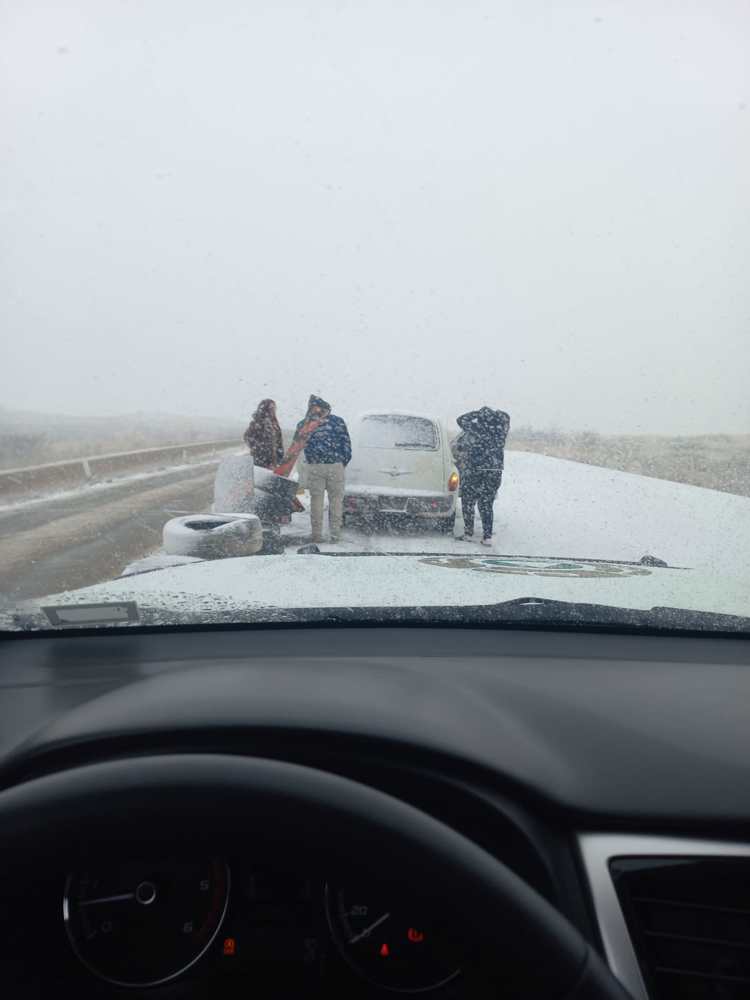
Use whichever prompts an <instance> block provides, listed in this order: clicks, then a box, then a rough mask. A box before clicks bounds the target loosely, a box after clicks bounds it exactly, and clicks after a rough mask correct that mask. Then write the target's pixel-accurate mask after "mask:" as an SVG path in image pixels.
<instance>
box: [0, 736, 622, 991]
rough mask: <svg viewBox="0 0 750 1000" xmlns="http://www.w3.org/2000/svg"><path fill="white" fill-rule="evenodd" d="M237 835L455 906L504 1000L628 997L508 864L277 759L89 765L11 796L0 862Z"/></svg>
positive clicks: (178, 758) (374, 793) (399, 806)
mask: <svg viewBox="0 0 750 1000" xmlns="http://www.w3.org/2000/svg"><path fill="white" fill-rule="evenodd" d="M230 831H231V834H232V835H235V834H237V835H241V836H243V837H246V838H250V840H252V839H253V838H254V839H255V840H256V841H257V840H261V841H263V840H265V841H266V842H268V843H273V844H274V845H275V846H276V847H279V846H282V847H288V848H289V849H290V850H294V851H295V852H296V853H297V854H299V853H300V850H301V849H302V848H303V849H304V851H305V853H311V854H314V855H317V856H318V858H319V860H321V861H322V862H323V863H328V864H330V863H331V861H335V863H336V864H338V865H339V866H340V865H341V863H342V860H344V861H346V863H347V864H349V865H351V866H354V867H360V868H361V869H363V870H365V871H366V870H368V869H367V863H366V859H367V858H368V857H377V858H383V857H386V858H387V859H388V865H387V868H388V872H387V873H383V872H382V871H381V870H380V869H378V871H377V877H378V879H379V881H380V882H382V881H383V879H384V878H385V879H386V881H387V880H388V879H389V878H390V879H392V880H393V882H394V885H399V886H400V888H401V889H402V890H403V888H404V886H408V888H409V891H410V892H412V893H414V894H415V895H416V894H419V896H420V899H422V900H425V901H427V902H430V901H435V902H437V901H440V902H441V904H442V905H443V906H445V905H446V904H449V905H450V908H451V919H452V921H453V923H454V924H455V926H456V928H457V929H458V931H459V932H460V933H461V934H462V935H464V934H467V935H468V936H470V938H471V941H472V943H473V944H474V945H476V948H477V954H478V956H479V957H480V961H481V967H482V970H483V972H484V971H486V972H487V973H488V974H489V977H490V981H491V982H497V983H498V984H500V983H502V984H503V986H502V991H503V992H502V995H503V996H504V997H505V996H508V995H509V994H508V993H507V992H506V990H507V982H508V980H509V979H511V980H512V981H514V982H516V983H519V984H520V986H521V988H520V989H519V992H518V994H517V995H518V996H523V997H524V998H532V997H535V998H539V1000H542V998H543V1000H627V998H628V997H629V994H628V993H627V992H626V991H625V990H624V988H623V987H622V986H621V985H620V983H619V982H618V981H617V980H616V979H615V978H614V976H613V975H612V974H611V972H610V971H609V969H608V968H607V967H606V965H605V964H604V962H603V961H602V960H601V959H600V958H599V956H598V954H597V953H596V952H595V951H594V950H593V949H592V948H591V946H590V945H589V944H588V943H587V942H586V941H585V940H584V939H583V937H582V936H581V935H580V934H579V933H578V931H577V930H575V929H574V928H573V926H572V925H571V924H570V923H569V922H568V921H567V920H566V919H565V918H564V917H563V916H562V915H561V914H560V913H559V912H558V911H557V910H555V909H554V907H552V906H551V905H550V904H549V903H548V902H547V901H546V900H544V899H543V898H542V897H541V896H540V895H539V894H538V893H537V892H536V891H535V890H534V889H532V888H531V887H530V886H528V885H527V884H526V883H525V882H523V881H522V880H521V879H520V878H519V877H518V876H517V875H515V874H514V873H513V872H512V871H510V869H508V868H507V867H506V866H505V865H503V864H502V863H501V862H499V861H498V860H497V859H496V858H494V857H492V856H491V855H490V854H488V853H487V852H486V851H484V850H483V849H482V848H480V847H478V846H477V845H476V844H474V843H472V842H471V841H470V840H468V839H467V838H466V837H464V836H463V835H461V834H459V833H457V832H456V831H454V830H452V829H450V828H449V827H448V826H446V825H445V824H443V823H441V822H440V821H438V820H436V819H434V818H432V817H431V816H428V815H427V814H425V813H423V812H420V811H419V810H418V809H415V808H414V807H412V806H410V805H408V804H406V803H404V802H402V801H400V800H399V799H396V798H394V797H392V796H390V795H387V794H385V793H383V792H381V791H378V790H376V789H373V788H371V787H369V786H366V785H362V784H359V783H357V782H355V781H352V780H350V779H348V778H343V777H340V776H338V775H335V774H330V773H326V772H324V771H320V770H316V769H313V768H310V767H305V766H301V765H298V764H291V763H286V762H282V761H278V760H266V759H263V758H253V757H240V756H229V755H222V754H188V753H186V754H170V755H159V756H143V757H132V758H128V759H117V760H111V761H106V762H103V763H96V764H89V765H85V766H81V767H75V768H72V769H70V770H65V771H58V772H56V773H52V774H49V775H46V776H43V777H39V778H34V779H32V780H29V781H27V782H25V783H23V784H20V785H16V786H13V787H11V788H8V789H5V790H4V791H2V792H0V857H2V858H3V859H5V860H6V861H7V860H10V862H11V864H13V865H14V866H15V865H21V864H23V863H24V861H26V862H29V863H33V862H34V859H35V858H36V859H37V860H38V859H39V857H40V856H43V855H44V852H49V854H48V855H47V856H48V857H54V858H55V861H56V862H57V861H58V860H59V861H60V862H62V861H63V860H69V858H70V856H72V855H73V854H76V855H78V856H80V855H81V854H83V855H85V854H86V853H87V852H88V851H89V850H93V849H94V846H96V848H97V849H98V848H101V847H103V846H106V845H112V846H116V845H119V847H118V849H119V850H122V849H123V845H125V844H127V847H128V848H129V849H130V850H131V851H132V850H133V847H134V845H135V844H140V843H143V844H150V845H152V844H153V842H154V839H155V838H156V839H157V840H161V841H162V843H166V844H169V845H171V846H172V848H173V849H176V848H177V847H179V848H180V849H184V848H185V847H188V846H191V845H192V844H194V843H195V842H197V841H199V840H205V839H206V838H217V837H221V836H224V837H226V836H227V835H228V833H229V832H230ZM214 844H215V840H214ZM373 867H375V866H374V865H370V874H372V869H373ZM510 969H512V970H513V975H512V976H509V975H508V973H509V970H510ZM498 992H500V990H498ZM512 995H516V994H512Z"/></svg>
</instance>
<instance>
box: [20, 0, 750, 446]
mask: <svg viewBox="0 0 750 1000" xmlns="http://www.w3.org/2000/svg"><path fill="white" fill-rule="evenodd" d="M0 11H1V12H2V13H1V15H0V21H1V23H0V60H1V73H2V76H1V77H0V115H1V120H0V149H1V151H2V155H1V156H0V184H1V191H0V251H1V253H2V270H1V272H0V329H1V330H2V333H1V336H2V354H3V356H2V359H0V403H2V404H3V405H4V406H7V407H12V408H23V409H41V410H46V411H61V412H68V413H80V414H96V413H107V414H112V413H127V412H132V411H135V410H147V411H157V410H160V411H165V412H178V413H186V414H211V415H218V416H227V417H231V418H237V419H238V420H243V421H244V420H245V419H246V417H247V416H248V415H249V412H250V410H251V409H252V408H253V407H254V404H255V403H256V402H257V401H258V399H260V398H261V397H263V396H268V395H270V396H273V397H275V398H276V399H278V400H279V403H280V407H281V415H282V419H284V422H290V420H292V419H296V418H297V417H298V416H299V415H300V412H301V410H303V409H304V404H305V401H306V399H307V395H308V393H310V392H316V393H320V394H322V395H325V396H326V397H328V398H329V399H330V400H331V401H332V402H333V404H334V407H335V409H336V410H338V411H339V412H341V413H343V414H344V415H347V416H349V415H353V414H354V413H355V412H356V411H357V410H360V409H373V408H379V407H393V408H402V409H403V408H406V409H413V410H425V411H431V412H436V413H438V414H442V415H446V416H448V415H452V414H455V413H457V412H460V411H462V410H464V409H466V408H468V407H471V406H474V405H481V404H484V403H486V404H489V405H492V406H500V407H503V408H504V409H507V410H508V411H509V412H510V413H511V416H512V418H513V421H514V423H515V424H517V425H518V424H533V425H536V426H558V427H561V428H592V429H596V430H599V431H606V432H617V431H627V432H639V431H650V432H663V433H693V432H705V431H726V432H731V431H748V430H750V391H749V390H748V376H749V375H750V274H749V268H750V265H749V262H750V59H748V51H750V5H748V3H747V2H746V0H737V2H734V3H732V2H727V0H705V2H703V3H701V2H690V0H680V2H676V3H666V2H660V0H644V2H638V0H622V2H618V3H604V2H601V3H586V2H579V3H566V2H564V0H561V2H560V3H550V2H549V0H524V2H523V3H518V2H501V0H488V2H486V3H483V2H471V0H464V2H462V3H456V2H455V0H450V2H445V3H442V2H436V0H419V2H410V0H393V2H390V0H370V2H368V3H356V2H352V3H347V2H344V0H341V2H328V0H310V2H309V3H304V2H300V3H289V2H285V0H269V2H254V0H215V2H208V0H203V2H195V0H132V2H113V0H78V2H76V3H71V2H66V0H50V2H49V3H41V2H39V0H12V2H11V0H0Z"/></svg>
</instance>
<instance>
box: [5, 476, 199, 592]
mask: <svg viewBox="0 0 750 1000" xmlns="http://www.w3.org/2000/svg"><path fill="white" fill-rule="evenodd" d="M216 464H217V463H216V462H215V461H211V462H206V463H200V464H196V465H191V466H184V467H181V468H179V469H171V470H167V471H162V472H155V473H147V474H140V475H137V476H131V477H129V478H126V479H123V480H122V481H120V482H112V483H103V484H101V485H98V486H91V487H83V488H81V489H79V490H75V491H71V492H69V493H64V494H59V495H58V496H55V497H50V498H49V499H46V500H34V501H30V502H26V503H21V504H17V505H14V506H9V507H4V508H1V509H0V594H2V595H4V596H5V597H6V598H10V599H11V600H17V599H19V598H23V597H40V596H43V595H44V594H49V593H51V592H52V591H54V590H58V589H68V588H73V587H85V586H88V585H89V584H92V583H98V582H100V581H103V580H110V579H113V578H114V577H116V576H118V575H119V574H120V572H121V571H122V569H123V568H124V567H125V565H127V563H128V562H131V561H132V560H133V559H138V558H140V557H141V556H145V555H147V554H148V553H149V552H152V551H153V550H154V548H156V547H158V546H159V545H160V543H161V529H162V525H163V524H164V522H165V521H166V520H168V519H169V517H170V516H171V515H170V514H169V513H168V510H169V509H171V508H175V507H177V508H179V509H186V510H207V509H208V505H209V504H210V502H211V499H212V495H213V479H214V473H215V468H216Z"/></svg>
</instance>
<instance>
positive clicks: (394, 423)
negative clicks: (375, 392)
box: [359, 415, 437, 451]
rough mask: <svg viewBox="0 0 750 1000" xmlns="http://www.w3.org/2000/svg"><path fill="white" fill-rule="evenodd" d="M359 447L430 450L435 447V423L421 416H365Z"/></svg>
mask: <svg viewBox="0 0 750 1000" xmlns="http://www.w3.org/2000/svg"><path fill="white" fill-rule="evenodd" d="M359 446H360V448H416V449H417V450H418V451H431V450H432V449H434V448H436V447H437V434H436V432H435V425H434V424H433V422H432V421H431V420H425V419H423V418H422V417H402V416H395V415H394V416H384V417H365V418H364V419H363V421H362V427H361V431H360V438H359Z"/></svg>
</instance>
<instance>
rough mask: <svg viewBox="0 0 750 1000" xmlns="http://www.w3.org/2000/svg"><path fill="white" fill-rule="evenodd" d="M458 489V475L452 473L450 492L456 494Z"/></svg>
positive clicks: (449, 485) (449, 484)
mask: <svg viewBox="0 0 750 1000" xmlns="http://www.w3.org/2000/svg"><path fill="white" fill-rule="evenodd" d="M457 489H458V473H457V472H451V474H450V476H449V478H448V492H449V493H455V492H456V490H457Z"/></svg>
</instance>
